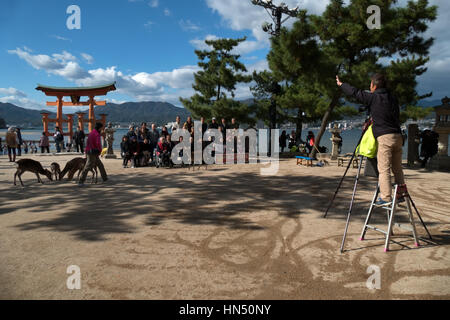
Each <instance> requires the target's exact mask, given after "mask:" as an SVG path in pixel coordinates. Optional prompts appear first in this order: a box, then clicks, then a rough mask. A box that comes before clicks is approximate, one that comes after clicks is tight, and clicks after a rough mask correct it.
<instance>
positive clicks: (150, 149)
mask: <svg viewBox="0 0 450 320" xmlns="http://www.w3.org/2000/svg"><path fill="white" fill-rule="evenodd" d="M200 123H201V130H202V135H201V136H200V137H199V139H201V145H202V149H204V148H205V147H206V146H207V145H208V144H210V143H214V142H215V141H213V139H210V141H206V142H205V141H203V134H204V133H205V132H206V131H207V130H208V129H216V130H218V131H219V132H220V133H221V135H220V136H221V138H219V141H217V143H216V145H215V147H214V152H213V154H215V153H225V150H218V149H217V148H218V147H216V146H218V145H219V144H220V145H222V146H223V148H225V146H226V143H227V135H226V132H227V130H237V129H239V124H238V123H237V122H236V119H234V118H233V119H232V120H231V123H227V121H226V119H224V118H223V119H221V122H220V123H219V122H218V121H217V119H216V118H212V120H211V123H209V124H208V123H206V121H205V119H204V118H200ZM180 129H184V130H186V131H187V132H189V133H190V137H189V139H190V141H189V142H190V144H191V150H194V137H195V125H194V121H193V120H192V117H188V118H187V119H186V121H185V122H183V123H182V122H181V118H180V117H179V116H178V117H177V118H176V120H175V122H174V123H173V125H172V126H171V127H170V128H167V126H163V127H162V129H161V131H159V130H158V128H157V127H156V125H155V124H152V125H151V128H148V127H147V123H145V122H143V123H141V125H140V126H134V125H130V127H129V131H128V133H127V134H126V135H125V136H123V137H122V141H121V144H120V149H121V155H122V158H123V167H124V168H127V167H128V165H129V164H130V165H131V168H136V167H145V166H149V165H152V164H154V165H156V166H157V167H159V166H162V165H169V166H172V165H173V162H172V160H171V156H172V150H173V148H174V147H175V146H176V145H177V144H178V143H180V142H183V136H180V137H179V138H178V139H177V141H172V134H173V133H174V132H175V131H176V130H180ZM228 139H233V137H228ZM235 152H236V153H237V152H243V150H238V144H237V141H235ZM178 156H179V157H183V150H182V149H181V150H180V151H179V154H178Z"/></svg>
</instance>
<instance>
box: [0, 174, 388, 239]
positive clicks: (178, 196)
mask: <svg viewBox="0 0 450 320" xmlns="http://www.w3.org/2000/svg"><path fill="white" fill-rule="evenodd" d="M212 169H214V175H211V174H208V171H204V170H200V171H196V172H192V171H191V172H189V171H186V170H185V169H173V170H164V169H159V170H158V169H149V171H144V170H145V169H140V170H139V171H124V173H122V174H118V175H113V176H111V178H112V180H113V181H112V182H107V183H106V184H104V185H92V186H87V187H86V188H81V189H80V188H78V187H77V186H76V185H75V184H74V183H67V182H53V183H50V182H47V183H46V184H45V185H44V186H40V185H39V184H37V183H36V182H35V181H33V182H30V181H28V182H27V184H28V187H26V188H25V189H24V190H23V189H21V188H19V187H17V188H8V189H3V190H1V194H0V201H1V203H2V204H4V205H3V206H2V207H1V208H0V216H1V215H4V214H11V213H14V212H15V211H17V210H26V211H31V212H33V213H39V214H41V215H42V216H41V219H39V220H37V221H32V222H28V223H24V224H19V225H17V226H16V227H17V228H18V229H19V230H38V229H44V230H53V231H57V232H68V233H71V234H72V235H73V236H75V237H76V238H77V239H79V240H84V241H102V240H105V238H106V236H107V235H110V234H127V233H133V232H135V231H136V228H137V227H136V223H135V222H134V223H131V222H130V221H129V220H131V219H132V218H135V217H136V216H142V217H145V219H144V224H145V225H147V226H148V227H152V226H156V225H161V224H163V223H164V222H165V221H175V222H177V223H181V224H188V225H211V226H219V227H226V228H229V229H236V230H261V229H264V227H263V226H261V225H260V224H257V223H255V222H254V221H252V220H251V217H252V212H257V211H259V212H261V211H271V212H276V213H277V214H278V215H280V216H283V217H285V218H291V219H296V218H298V217H299V216H300V215H301V214H304V213H305V210H306V209H308V210H309V211H308V212H316V213H317V214H318V215H320V216H321V215H323V213H324V212H325V210H326V207H327V206H328V203H329V201H330V200H331V198H332V196H333V194H334V191H335V189H336V187H337V184H338V182H339V178H336V177H335V176H331V177H329V176H328V177H327V176H315V175H313V172H312V174H311V175H305V176H297V177H292V176H282V175H279V176H262V175H260V174H259V171H257V170H252V171H251V172H249V171H247V172H233V171H230V170H226V169H224V170H222V168H221V167H217V168H212ZM128 173H129V174H128ZM353 182H354V180H353V178H352V177H349V178H348V179H346V180H345V182H344V184H343V187H342V189H341V192H340V195H339V197H338V199H337V200H336V201H335V205H334V206H333V209H332V211H330V215H329V219H341V220H344V219H345V218H346V214H347V210H348V204H349V201H350V195H351V191H352V188H353ZM373 187H374V181H373V180H370V179H362V181H361V182H360V184H359V188H358V190H359V191H358V192H359V193H364V198H371V195H372V192H373V191H374V190H373ZM69 204H70V206H69ZM367 207H368V203H367V200H362V201H361V200H358V201H357V202H356V203H355V212H356V211H358V210H359V212H364V213H362V214H355V220H356V219H357V220H360V221H361V223H362V221H363V219H364V216H365V213H366V212H367V211H366V208H367ZM59 211H60V213H58V212H59ZM49 212H57V213H58V214H56V215H55V214H53V215H52V216H51V217H48V216H47V215H48V213H49ZM379 219H380V221H381V220H383V219H384V220H383V221H385V216H382V217H380V218H379Z"/></svg>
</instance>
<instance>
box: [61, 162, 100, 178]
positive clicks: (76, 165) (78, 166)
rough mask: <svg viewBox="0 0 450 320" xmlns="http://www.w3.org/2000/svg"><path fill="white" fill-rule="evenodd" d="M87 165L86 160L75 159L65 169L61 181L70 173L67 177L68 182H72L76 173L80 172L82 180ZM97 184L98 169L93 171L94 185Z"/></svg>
mask: <svg viewBox="0 0 450 320" xmlns="http://www.w3.org/2000/svg"><path fill="white" fill-rule="evenodd" d="M85 165H86V159H85V158H74V159H72V160H70V161H69V162H67V164H66V166H65V167H64V170H63V171H62V172H61V173H60V175H59V180H62V179H63V178H64V176H65V175H66V174H67V173H69V175H68V177H67V181H72V180H73V177H74V176H75V173H77V171H78V178H80V174H81V173H82V172H83V169H84V166H85ZM94 180H95V183H97V181H98V172H97V168H96V167H95V168H94V169H93V170H92V183H94Z"/></svg>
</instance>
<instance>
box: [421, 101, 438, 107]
mask: <svg viewBox="0 0 450 320" xmlns="http://www.w3.org/2000/svg"><path fill="white" fill-rule="evenodd" d="M418 105H419V106H421V107H426V108H428V107H437V106H441V105H442V100H422V101H419V103H418Z"/></svg>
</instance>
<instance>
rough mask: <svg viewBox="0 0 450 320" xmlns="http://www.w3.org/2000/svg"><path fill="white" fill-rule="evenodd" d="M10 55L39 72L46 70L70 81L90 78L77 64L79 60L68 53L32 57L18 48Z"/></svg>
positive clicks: (11, 51)
mask: <svg viewBox="0 0 450 320" xmlns="http://www.w3.org/2000/svg"><path fill="white" fill-rule="evenodd" d="M8 53H10V54H15V55H17V56H18V57H19V58H21V59H23V60H25V61H26V62H27V63H28V64H30V65H31V66H32V67H33V68H35V69H37V70H45V71H46V72H48V73H51V74H56V75H59V76H62V77H64V78H67V79H69V80H77V79H80V78H83V77H87V76H88V74H87V73H86V71H84V70H83V69H82V68H81V67H80V66H79V64H78V63H77V62H76V60H77V58H76V57H75V56H73V55H72V54H70V53H69V52H67V51H63V52H62V53H55V54H53V55H52V56H48V55H45V54H38V55H32V54H31V53H30V52H29V51H28V50H27V51H26V50H22V49H20V48H17V49H16V50H9V51H8Z"/></svg>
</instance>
